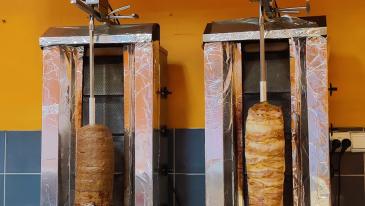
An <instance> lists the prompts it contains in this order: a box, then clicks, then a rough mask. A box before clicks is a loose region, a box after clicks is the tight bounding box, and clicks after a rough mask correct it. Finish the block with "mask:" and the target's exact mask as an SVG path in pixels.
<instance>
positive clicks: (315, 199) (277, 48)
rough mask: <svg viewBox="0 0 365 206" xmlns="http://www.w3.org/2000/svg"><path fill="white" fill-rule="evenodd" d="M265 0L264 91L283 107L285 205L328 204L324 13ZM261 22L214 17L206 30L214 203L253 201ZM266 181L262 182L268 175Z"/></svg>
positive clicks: (208, 167)
mask: <svg viewBox="0 0 365 206" xmlns="http://www.w3.org/2000/svg"><path fill="white" fill-rule="evenodd" d="M260 3H261V5H260V11H264V12H265V18H266V19H265V32H264V37H265V42H266V46H265V47H264V50H265V51H266V52H265V53H266V65H267V79H268V81H267V94H268V97H267V98H268V99H269V101H270V102H271V103H272V104H274V105H277V106H280V107H281V108H282V110H283V113H284V117H283V120H284V125H285V126H284V128H285V131H284V136H285V163H284V164H285V173H284V176H285V179H284V182H283V184H284V192H283V197H282V198H283V199H282V202H283V205H285V206H291V205H294V206H307V205H311V206H330V205H331V201H330V188H331V187H330V172H329V171H330V169H329V168H330V161H329V122H328V121H329V120H328V53H327V26H326V18H325V17H324V16H319V17H305V18H296V17H290V16H282V15H281V14H282V13H293V12H294V13H298V12H299V10H302V9H308V8H309V6H308V5H307V6H305V7H298V8H285V9H279V8H277V7H276V6H275V5H276V1H271V0H262V1H261V2H260ZM259 22H260V21H259V18H249V19H236V20H227V21H215V22H212V23H209V24H208V25H207V27H206V29H205V32H204V36H203V41H204V64H205V69H204V70H205V108H206V109H205V174H206V176H205V191H206V197H205V199H206V205H209V206H222V205H240V206H241V205H251V204H250V197H249V195H248V194H249V193H250V192H249V191H248V190H249V188H250V186H249V185H247V184H248V181H247V178H248V177H247V168H246V164H247V162H246V154H247V153H246V154H245V133H246V131H245V130H246V128H245V123H246V118H247V115H248V109H249V108H250V107H251V106H252V105H254V104H256V103H258V102H259V101H260V92H259V91H260V84H259V82H260V43H259V40H260V24H259ZM267 152H269V151H267ZM250 158H252V157H250ZM257 158H261V157H260V156H258V157H257ZM262 177H264V174H263V175H262ZM262 181H263V182H261V183H262V185H263V188H264V189H265V185H267V183H265V182H264V180H262ZM258 182H259V181H258ZM259 184H260V183H259ZM256 186H257V185H256ZM266 189H268V188H266ZM270 189H272V188H270ZM251 192H255V191H251ZM256 192H260V191H256ZM265 198H267V197H262V199H265ZM263 201H264V200H263ZM261 205H265V204H264V203H262V204H261Z"/></svg>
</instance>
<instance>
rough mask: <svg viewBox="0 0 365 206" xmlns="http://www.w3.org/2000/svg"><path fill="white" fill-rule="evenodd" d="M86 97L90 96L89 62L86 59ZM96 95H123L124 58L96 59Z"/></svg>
mask: <svg viewBox="0 0 365 206" xmlns="http://www.w3.org/2000/svg"><path fill="white" fill-rule="evenodd" d="M85 61H86V62H87V63H86V62H85V63H86V64H85V67H84V92H83V93H84V95H89V94H90V77H89V63H88V62H89V60H88V58H85ZM95 95H123V64H122V56H113V57H109V56H106V57H96V58H95Z"/></svg>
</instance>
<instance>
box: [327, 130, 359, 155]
mask: <svg viewBox="0 0 365 206" xmlns="http://www.w3.org/2000/svg"><path fill="white" fill-rule="evenodd" d="M334 139H338V140H340V141H342V140H343V139H349V140H351V147H350V148H348V149H347V150H346V151H347V152H365V132H357V131H349V132H333V134H332V135H331V140H334Z"/></svg>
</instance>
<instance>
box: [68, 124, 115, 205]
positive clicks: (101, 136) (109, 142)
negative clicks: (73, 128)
mask: <svg viewBox="0 0 365 206" xmlns="http://www.w3.org/2000/svg"><path fill="white" fill-rule="evenodd" d="M76 144H77V151H76V192H75V193H76V194H75V206H86V205H94V206H109V205H111V201H112V195H113V174H114V146H113V139H112V134H111V132H110V130H109V129H108V128H107V127H105V126H102V125H92V126H91V125H89V126H86V127H82V128H80V129H79V130H78V131H77V143H76Z"/></svg>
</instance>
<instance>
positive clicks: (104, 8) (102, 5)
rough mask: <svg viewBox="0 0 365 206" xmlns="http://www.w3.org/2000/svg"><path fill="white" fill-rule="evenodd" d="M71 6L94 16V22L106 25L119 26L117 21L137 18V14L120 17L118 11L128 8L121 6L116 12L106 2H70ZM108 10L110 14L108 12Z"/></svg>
mask: <svg viewBox="0 0 365 206" xmlns="http://www.w3.org/2000/svg"><path fill="white" fill-rule="evenodd" d="M71 4H74V5H76V6H77V7H79V8H80V9H81V10H83V11H84V12H86V13H87V14H89V15H90V16H94V17H95V19H96V20H98V21H99V22H102V23H107V24H111V25H113V24H119V22H118V21H117V20H118V19H136V18H139V16H138V15H137V14H131V15H120V14H119V12H120V11H124V10H127V9H129V8H130V6H129V5H128V6H123V7H120V8H118V9H116V10H113V9H112V8H111V6H110V4H109V2H108V0H71ZM109 9H110V10H111V12H109Z"/></svg>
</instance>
